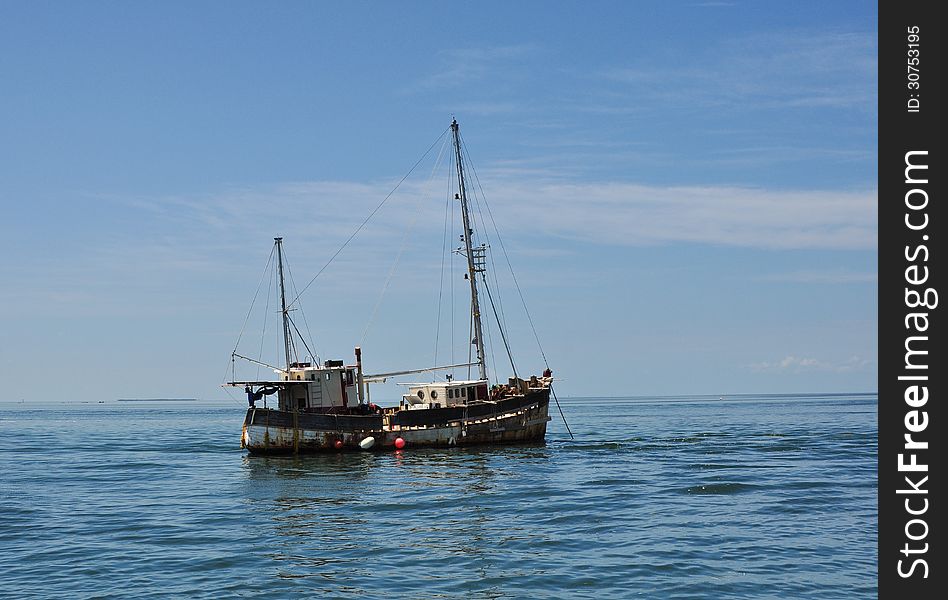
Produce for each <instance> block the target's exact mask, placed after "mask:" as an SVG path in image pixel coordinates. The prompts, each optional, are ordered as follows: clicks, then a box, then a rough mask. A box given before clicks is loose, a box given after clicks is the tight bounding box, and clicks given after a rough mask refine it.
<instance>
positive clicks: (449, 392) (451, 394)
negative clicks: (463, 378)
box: [448, 388, 454, 398]
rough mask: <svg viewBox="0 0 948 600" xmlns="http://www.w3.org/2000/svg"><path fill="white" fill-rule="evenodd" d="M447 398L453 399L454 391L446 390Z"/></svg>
mask: <svg viewBox="0 0 948 600" xmlns="http://www.w3.org/2000/svg"><path fill="white" fill-rule="evenodd" d="M448 398H454V390H452V389H451V388H448Z"/></svg>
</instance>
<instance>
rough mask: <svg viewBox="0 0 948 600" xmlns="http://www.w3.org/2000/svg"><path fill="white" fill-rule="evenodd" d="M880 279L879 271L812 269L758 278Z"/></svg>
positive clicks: (804, 280) (812, 280) (830, 281)
mask: <svg viewBox="0 0 948 600" xmlns="http://www.w3.org/2000/svg"><path fill="white" fill-rule="evenodd" d="M878 280H879V275H878V274H877V273H870V272H856V271H844V270H834V271H827V270H822V271H821V270H810V271H792V272H789V273H773V274H770V275H764V276H762V277H759V278H758V281H774V282H784V283H814V284H830V285H833V284H850V283H875V282H876V281H878Z"/></svg>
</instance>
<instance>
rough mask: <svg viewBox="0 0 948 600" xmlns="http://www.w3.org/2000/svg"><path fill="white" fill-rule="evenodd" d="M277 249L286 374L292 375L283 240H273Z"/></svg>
mask: <svg viewBox="0 0 948 600" xmlns="http://www.w3.org/2000/svg"><path fill="white" fill-rule="evenodd" d="M273 241H274V242H276V247H277V264H278V265H279V266H280V304H281V306H282V309H283V349H284V351H285V352H286V374H287V377H289V374H290V314H289V313H288V312H287V310H286V288H285V286H284V285H283V238H281V237H278V238H273Z"/></svg>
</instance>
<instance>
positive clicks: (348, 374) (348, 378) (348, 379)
mask: <svg viewBox="0 0 948 600" xmlns="http://www.w3.org/2000/svg"><path fill="white" fill-rule="evenodd" d="M346 385H352V369H349V370H348V371H346Z"/></svg>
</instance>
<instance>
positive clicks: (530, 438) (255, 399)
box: [225, 119, 553, 454]
mask: <svg viewBox="0 0 948 600" xmlns="http://www.w3.org/2000/svg"><path fill="white" fill-rule="evenodd" d="M450 131H451V141H452V146H453V151H454V152H453V154H454V164H455V166H456V168H455V169H454V171H456V176H455V173H454V172H452V178H456V185H457V188H456V189H457V193H456V194H455V196H454V198H455V200H457V201H458V203H459V204H460V217H461V223H460V224H461V226H462V227H463V230H462V231H463V232H466V235H463V234H462V235H461V238H462V239H463V242H464V244H463V247H459V248H458V249H457V250H456V252H457V253H458V254H461V255H463V256H464V257H466V259H467V272H466V274H465V279H467V280H468V281H469V282H470V286H469V287H470V317H471V330H472V334H473V338H472V339H471V340H470V341H471V346H472V350H474V351H475V352H473V353H471V355H470V358H471V359H473V360H471V361H470V362H467V363H462V364H454V365H443V366H436V367H431V368H418V369H406V370H402V371H395V372H387V373H376V374H369V373H365V372H363V361H362V350H361V348H360V347H355V348H354V356H353V360H351V361H349V362H348V363H347V362H346V361H343V360H326V361H324V362H322V364H319V362H318V361H316V360H299V358H298V354H297V352H296V349H295V343H294V339H295V337H294V335H293V334H294V332H296V333H297V334H298V333H299V331H298V329H297V328H296V325H295V323H294V322H293V321H292V319H291V317H290V312H289V310H288V305H287V297H286V291H287V290H286V283H285V279H284V252H283V238H280V237H277V238H274V248H273V253H272V254H271V256H273V255H274V254H275V256H276V265H277V272H278V280H279V288H280V303H281V312H282V325H283V349H282V350H283V352H284V357H285V359H286V360H285V364H284V365H282V366H280V367H274V366H272V365H267V364H266V363H263V362H261V361H258V360H256V359H253V358H249V357H246V356H242V355H239V354H237V353H236V348H235V351H234V353H232V356H231V359H232V361H233V360H235V359H236V358H240V359H245V360H248V361H250V362H255V363H257V364H258V365H264V366H267V367H270V368H271V369H272V370H273V372H274V373H275V375H276V377H275V378H273V379H264V380H257V379H252V380H236V378H234V380H232V381H229V382H227V383H226V384H225V385H227V386H231V387H238V388H243V389H244V392H245V393H246V394H247V401H248V408H247V412H246V415H245V417H244V422H243V428H242V432H241V440H240V442H241V447H242V448H244V449H246V450H248V451H249V452H250V454H300V453H313V452H345V451H367V450H374V451H379V450H402V449H405V448H423V447H441V448H448V447H455V446H471V445H477V444H509V443H525V442H542V441H544V439H545V436H546V428H547V423H548V422H549V421H550V416H549V415H548V409H549V403H550V394H551V392H552V385H553V372H552V370H550V368H549V366H547V367H546V369H545V370H544V371H543V372H542V373H541V374H539V375H533V376H530V377H526V378H522V377H519V376H518V374H517V373H516V369H515V367H514V363H513V359H512V357H511V360H510V365H511V368H512V370H513V371H514V372H513V373H512V376H510V377H508V378H507V379H506V382H505V383H499V382H496V381H497V380H495V383H494V384H491V380H490V379H489V378H488V372H487V362H486V356H487V355H486V353H485V346H484V335H483V328H484V325H483V322H482V317H481V298H480V296H479V291H480V286H484V288H485V289H486V291H487V293H488V296H490V289H489V288H488V287H487V278H486V276H485V272H486V264H487V261H486V260H485V253H486V252H487V248H488V246H487V244H485V243H481V244H478V243H477V242H478V238H477V233H476V232H475V230H474V227H473V224H472V219H471V207H470V204H469V199H468V190H467V184H466V181H465V167H464V161H463V152H462V148H461V139H460V134H459V126H458V122H457V120H456V119H454V120H452V123H451V125H450ZM350 239H351V238H350ZM294 302H295V300H294ZM489 302H490V303H491V304H492V303H493V299H492V298H489ZM291 304H292V302H291ZM494 312H495V316H496V311H494ZM499 321H500V319H498V323H497V325H498V328H499V329H500V332H501V337H502V339H503V341H504V345H505V347H506V349H507V352H508V356H509V355H510V351H509V346H507V343H506V336H505V334H504V331H503V328H502V327H501V324H500V322H499ZM531 324H532V322H531ZM300 337H301V336H300ZM304 344H305V341H304ZM475 353H476V357H475ZM309 358H314V357H313V355H312V353H310V357H309ZM544 360H545V358H544ZM460 367H468V369H469V373H470V374H471V375H475V374H474V371H473V369H472V367H476V368H477V372H476V376H473V377H472V376H470V375H469V376H468V378H466V379H463V380H455V379H453V378H452V376H451V375H446V376H444V377H443V378H442V379H436V378H435V379H432V380H431V381H424V382H416V383H408V384H405V385H407V392H406V393H404V394H402V397H401V399H400V400H399V402H398V404H397V405H393V406H388V407H383V406H379V405H377V404H375V403H373V402H372V401H371V399H370V397H369V396H370V393H369V386H370V384H372V383H380V382H385V381H386V380H388V379H390V378H395V377H400V376H407V375H419V374H423V373H430V372H436V371H444V370H450V369H456V368H460ZM235 374H236V373H235ZM419 379H421V377H419ZM271 396H275V398H274V400H275V404H276V406H270V403H271V402H270V400H269V398H270V397H271ZM258 403H262V404H263V406H260V405H259V404H258Z"/></svg>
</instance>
